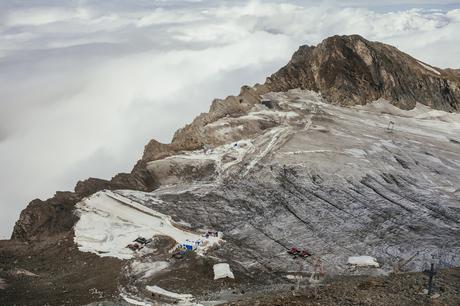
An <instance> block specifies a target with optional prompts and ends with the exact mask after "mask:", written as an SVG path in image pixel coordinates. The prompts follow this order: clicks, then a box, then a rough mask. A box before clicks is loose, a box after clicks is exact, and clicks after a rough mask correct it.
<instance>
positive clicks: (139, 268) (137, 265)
mask: <svg viewBox="0 0 460 306" xmlns="http://www.w3.org/2000/svg"><path fill="white" fill-rule="evenodd" d="M167 267H169V263H168V262H166V261H154V262H140V261H134V262H132V263H131V271H132V273H133V274H134V275H136V276H137V277H138V278H140V279H143V278H149V277H152V276H153V275H155V274H156V273H158V272H160V271H162V270H164V269H166V268H167Z"/></svg>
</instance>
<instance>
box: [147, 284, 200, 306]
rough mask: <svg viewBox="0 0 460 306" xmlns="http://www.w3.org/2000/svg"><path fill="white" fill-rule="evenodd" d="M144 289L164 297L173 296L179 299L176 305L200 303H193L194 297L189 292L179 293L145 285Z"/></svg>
mask: <svg viewBox="0 0 460 306" xmlns="http://www.w3.org/2000/svg"><path fill="white" fill-rule="evenodd" d="M146 289H147V290H148V291H150V292H152V293H155V294H159V295H162V296H165V297H169V298H173V299H176V300H179V304H178V305H190V306H191V305H196V306H198V305H200V304H197V303H194V302H193V300H194V297H193V295H191V294H180V293H175V292H172V291H168V290H165V289H163V288H160V287H158V286H147V287H146Z"/></svg>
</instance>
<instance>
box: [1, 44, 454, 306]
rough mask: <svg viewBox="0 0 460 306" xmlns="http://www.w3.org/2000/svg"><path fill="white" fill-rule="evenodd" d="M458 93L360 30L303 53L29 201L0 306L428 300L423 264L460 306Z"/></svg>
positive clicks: (441, 297)
mask: <svg viewBox="0 0 460 306" xmlns="http://www.w3.org/2000/svg"><path fill="white" fill-rule="evenodd" d="M459 86H460V74H459V72H458V70H455V69H440V68H436V67H433V66H430V65H429V64H427V63H423V62H421V61H418V60H417V59H414V58H413V57H411V56H409V55H407V54H405V53H403V52H401V51H399V50H397V49H396V48H395V47H392V46H389V45H386V44H382V43H379V42H370V41H367V40H365V39H364V38H362V37H360V36H357V35H352V36H334V37H330V38H327V39H325V40H324V41H323V42H321V43H320V44H319V45H318V46H316V47H314V46H302V47H300V48H299V50H298V51H297V52H296V53H295V54H294V55H293V57H292V59H291V61H290V62H289V63H288V64H287V65H286V66H285V67H283V68H281V69H280V70H279V71H278V72H276V73H274V74H273V75H272V76H270V77H269V78H267V81H266V82H265V84H262V85H261V84H256V85H255V86H253V87H249V86H244V87H242V89H241V92H240V94H239V95H238V96H230V97H227V98H225V99H223V100H220V99H216V100H214V101H213V102H212V104H211V108H210V110H209V112H208V113H203V114H201V115H199V116H198V117H197V118H196V119H195V120H193V122H192V123H190V124H189V125H187V126H185V127H184V128H182V129H180V130H178V131H177V132H176V133H175V135H174V138H173V141H172V142H171V143H170V144H162V143H159V142H157V141H155V140H151V141H150V142H149V143H148V144H147V145H146V146H145V150H144V154H143V156H142V158H141V159H140V160H139V161H138V162H137V164H136V165H135V166H134V168H133V170H132V172H131V173H122V174H118V175H116V176H114V177H113V178H112V180H110V181H105V180H100V179H95V178H90V179H88V180H85V181H81V182H79V183H78V184H77V186H76V187H75V190H74V192H58V193H56V195H55V196H54V197H53V198H51V199H48V200H46V201H42V200H38V199H37V200H34V201H32V202H31V203H30V204H29V205H28V207H27V208H26V209H24V211H23V212H22V213H21V216H20V219H19V220H18V221H17V223H16V225H15V228H14V232H13V235H12V239H11V240H9V241H1V242H0V303H1V304H5V305H18V304H19V305H35V304H37V305H43V304H49V305H63V304H69V305H87V304H89V305H130V304H132V305H158V304H182V305H200V304H201V305H217V304H234V305H254V304H260V303H262V304H263V305H272V304H273V305H288V304H293V305H310V304H312V305H313V304H314V305H345V304H346V305H363V304H366V305H388V304H390V303H397V304H398V303H399V304H401V305H416V304H429V303H431V301H432V300H433V299H432V298H433V296H432V295H431V296H430V295H426V294H423V289H424V288H425V287H426V284H427V276H425V274H423V273H420V272H422V271H424V270H426V269H429V268H430V265H431V264H432V263H434V264H435V267H436V269H437V270H439V271H438V274H437V275H438V276H437V278H438V279H439V281H438V285H437V287H436V292H437V294H438V295H437V300H436V301H437V302H439V303H440V304H442V305H455V304H458V303H460V292H459V291H458V288H460V277H459V269H458V268H457V267H458V266H460V255H459V254H460V239H459V237H460V221H459V220H460V181H459V180H458V178H459V177H460V136H459V135H460V114H459V113H458V111H459V110H460V87H459ZM291 291H292V293H291ZM23 292H29V293H30V294H27V295H24V294H23ZM91 303H94V304H91ZM98 303H99V304H98Z"/></svg>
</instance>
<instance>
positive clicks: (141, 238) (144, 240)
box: [134, 237, 152, 245]
mask: <svg viewBox="0 0 460 306" xmlns="http://www.w3.org/2000/svg"><path fill="white" fill-rule="evenodd" d="M134 242H137V243H140V244H142V245H147V244H149V243H150V242H152V239H147V238H144V237H137V238H136V240H134Z"/></svg>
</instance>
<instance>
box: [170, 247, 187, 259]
mask: <svg viewBox="0 0 460 306" xmlns="http://www.w3.org/2000/svg"><path fill="white" fill-rule="evenodd" d="M187 252H189V249H187V248H186V247H184V246H182V245H180V246H178V247H177V248H176V249H175V250H174V251H173V255H172V257H174V258H176V259H181V258H182V257H184V256H185V254H187Z"/></svg>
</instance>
